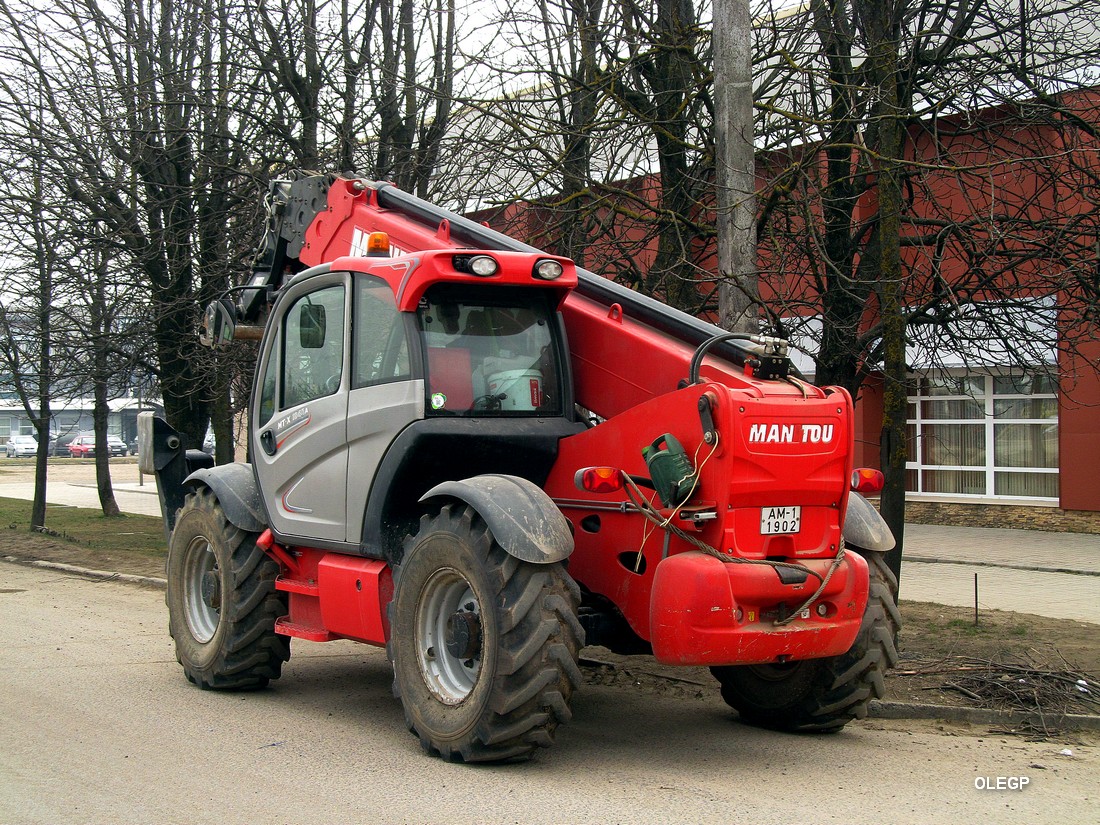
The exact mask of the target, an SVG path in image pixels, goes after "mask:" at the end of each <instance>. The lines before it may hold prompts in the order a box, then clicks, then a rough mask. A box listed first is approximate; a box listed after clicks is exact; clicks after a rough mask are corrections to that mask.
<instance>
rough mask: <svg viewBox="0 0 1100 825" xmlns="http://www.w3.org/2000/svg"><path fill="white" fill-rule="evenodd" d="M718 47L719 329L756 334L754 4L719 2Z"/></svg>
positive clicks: (716, 11)
mask: <svg viewBox="0 0 1100 825" xmlns="http://www.w3.org/2000/svg"><path fill="white" fill-rule="evenodd" d="M713 42H714V142H715V149H714V151H715V161H714V167H715V185H716V188H717V209H718V216H717V229H718V274H719V277H720V278H721V280H720V282H719V285H718V316H719V317H718V323H719V325H720V326H722V327H723V328H725V329H728V330H731V331H733V332H749V333H756V332H759V329H758V327H757V322H756V311H755V303H756V301H757V298H758V295H759V289H758V286H757V275H756V228H755V224H754V221H755V217H756V162H755V152H754V146H753V141H752V113H753V108H752V19H751V17H750V14H749V3H748V0H715V2H714V38H713Z"/></svg>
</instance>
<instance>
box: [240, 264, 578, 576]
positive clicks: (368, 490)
mask: <svg viewBox="0 0 1100 825" xmlns="http://www.w3.org/2000/svg"><path fill="white" fill-rule="evenodd" d="M482 257H485V258H488V257H489V256H488V255H485V256H482ZM495 259H499V261H500V266H499V270H498V271H497V272H495V273H493V274H492V275H489V276H485V275H477V274H469V273H465V272H463V271H462V270H461V269H459V268H457V267H455V266H454V264H453V262H454V261H456V260H460V256H457V255H453V254H451V253H435V252H428V253H420V254H418V255H416V256H399V257H395V258H389V259H377V258H376V259H370V258H350V257H349V258H342V259H339V260H337V261H335V262H333V264H331V265H322V266H319V267H316V268H314V269H312V270H309V271H306V272H302V273H300V274H299V275H297V276H295V277H294V278H293V279H292V280H291V281H290V282H289V283H288V284H287V285H286V286H285V287H284V288H283V290H281V293H280V296H279V300H278V301H277V302H276V304H275V306H274V307H273V308H272V312H271V317H270V320H269V323H268V325H267V334H266V335H265V338H264V342H263V344H262V345H261V352H260V363H259V365H258V366H259V370H258V376H259V377H260V380H259V381H258V382H257V387H256V395H255V397H254V399H253V406H252V422H251V423H252V427H253V450H252V456H253V470H254V472H255V474H256V478H257V481H258V484H259V487H260V489H262V490H264V491H265V495H264V497H263V505H264V507H265V509H266V510H267V523H268V524H269V525H270V526H271V528H272V531H273V533H274V534H275V536H276V538H277V539H278V540H279V541H280V542H281V543H283V544H285V545H288V546H295V545H305V546H313V547H323V548H328V549H333V550H338V551H340V552H345V553H356V554H363V555H370V556H374V557H378V558H392V557H391V555H390V554H391V553H392V552H393V550H394V548H395V547H399V546H400V537H399V536H397V535H396V533H394V534H393V535H382V533H381V530H382V525H394V526H395V530H396V531H397V532H400V531H404V530H406V529H409V528H410V527H411V526H414V525H415V520H416V519H417V518H418V513H419V507H420V505H419V503H418V502H419V499H420V497H421V496H422V495H423V494H424V493H425V492H427V491H428V490H430V489H431V488H432V487H434V486H435V485H437V484H439V483H441V482H444V481H457V480H462V479H467V478H471V477H473V476H476V475H481V474H486V473H503V474H508V475H516V476H522V477H524V478H527V479H528V480H530V481H532V482H534V483H536V484H539V485H541V484H542V483H544V482H545V479H546V477H547V475H548V473H549V471H550V468H551V467H552V465H553V462H554V460H555V459H556V456H557V450H558V442H559V441H560V439H561V438H563V437H565V436H568V435H572V434H574V433H575V432H577V431H579V430H580V429H583V426H582V425H580V424H578V423H577V422H576V420H575V415H574V413H573V409H574V407H573V397H572V386H571V380H570V378H569V371H568V348H567V346H566V342H565V331H564V325H563V323H562V321H561V317H560V315H559V314H558V311H557V310H558V306H559V304H560V302H561V300H562V297H563V295H564V293H565V290H564V289H563V287H562V286H561V285H559V284H551V283H548V282H546V281H545V280H540V279H539V277H538V275H537V274H536V275H533V274H532V273H533V272H534V271H536V270H537V264H538V263H539V262H541V261H545V260H546V259H545V258H544V257H538V258H536V257H535V256H533V255H525V254H522V253H498V254H496V258H495ZM562 280H564V279H562Z"/></svg>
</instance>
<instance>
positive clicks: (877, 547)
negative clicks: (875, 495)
mask: <svg viewBox="0 0 1100 825" xmlns="http://www.w3.org/2000/svg"><path fill="white" fill-rule="evenodd" d="M843 537H844V543H845V544H848V545H851V546H852V547H861V548H863V549H864V550H874V551H876V552H879V553H885V552H886V551H887V550H893V549H894V545H895V544H896V542H895V541H894V534H893V533H891V532H890V528H889V527H888V526H887V525H886V522H885V521H883V519H882V516H881V515H879V512H878V510H876V509H875V508H874V506H873V505H872V504H871V502H869V501H868V500H867V499H865V498H864V497H863V496H861V495H860V494H859V493H857V492H855V491H853V492H851V493H849V494H848V511H847V512H846V513H845V515H844V530H843Z"/></svg>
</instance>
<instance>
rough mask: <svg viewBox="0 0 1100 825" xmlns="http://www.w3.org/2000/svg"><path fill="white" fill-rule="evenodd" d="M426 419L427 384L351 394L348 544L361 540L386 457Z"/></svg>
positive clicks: (402, 384)
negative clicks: (405, 434) (400, 437)
mask: <svg viewBox="0 0 1100 825" xmlns="http://www.w3.org/2000/svg"><path fill="white" fill-rule="evenodd" d="M423 417H424V382H423V381H422V380H416V381H400V382H394V383H390V384H378V385H376V386H373V387H362V388H360V389H357V390H352V391H351V392H350V393H349V394H348V465H347V479H346V484H345V485H344V487H345V492H346V507H347V514H348V517H347V525H346V534H345V535H344V536H342V538H343V539H344V540H345V541H348V542H352V543H355V544H358V543H359V541H360V540H361V539H362V530H363V514H364V512H366V509H367V495H368V494H369V493H370V487H371V482H373V481H374V474H375V472H376V471H377V469H378V464H379V462H380V461H381V460H382V456H383V454H384V453H385V452H386V450H387V449H388V448H389V446H390V444H392V443H393V440H394V439H395V438H396V437H397V434H398V433H399V432H401V431H402V430H403V429H405V427H407V426H408V425H409V424H411V423H412V422H413V421H418V420H419V419H421V418H423Z"/></svg>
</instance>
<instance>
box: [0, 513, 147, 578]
mask: <svg viewBox="0 0 1100 825" xmlns="http://www.w3.org/2000/svg"><path fill="white" fill-rule="evenodd" d="M118 529H125V523H124V522H121V523H120V524H119V525H118ZM4 556H11V557H13V558H16V559H20V560H24V561H51V562H59V563H61V564H72V565H76V566H77V567H84V568H87V569H90V570H105V571H109V572H111V573H132V574H134V575H136V576H152V577H155V578H164V559H165V557H164V555H160V556H149V555H144V554H139V553H124V552H116V551H110V550H101V549H95V548H91V547H84V546H82V545H79V544H74V543H73V542H71V541H67V540H65V539H63V538H57V537H53V536H49V535H36V534H34V533H30V532H28V531H27V530H24V529H21V528H8V529H4V530H2V531H0V558H3V557H4Z"/></svg>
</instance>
